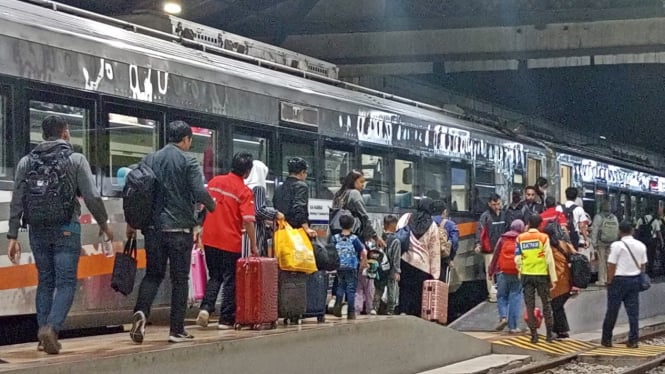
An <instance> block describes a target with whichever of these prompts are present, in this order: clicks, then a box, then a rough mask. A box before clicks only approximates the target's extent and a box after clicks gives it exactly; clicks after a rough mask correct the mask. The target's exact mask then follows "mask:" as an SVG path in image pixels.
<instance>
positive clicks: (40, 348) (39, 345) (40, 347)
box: [37, 341, 62, 352]
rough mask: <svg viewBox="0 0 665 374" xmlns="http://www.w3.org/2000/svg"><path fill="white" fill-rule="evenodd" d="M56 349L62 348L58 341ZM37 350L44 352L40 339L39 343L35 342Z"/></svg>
mask: <svg viewBox="0 0 665 374" xmlns="http://www.w3.org/2000/svg"><path fill="white" fill-rule="evenodd" d="M58 349H59V350H61V349H62V344H60V342H58ZM37 351H38V352H44V344H42V342H41V341H40V342H39V343H37Z"/></svg>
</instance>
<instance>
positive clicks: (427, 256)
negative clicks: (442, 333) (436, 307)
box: [397, 198, 441, 316]
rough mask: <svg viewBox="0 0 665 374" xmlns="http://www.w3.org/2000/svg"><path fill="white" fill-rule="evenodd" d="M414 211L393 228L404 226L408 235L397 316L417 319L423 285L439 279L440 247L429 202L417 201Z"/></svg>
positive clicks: (405, 215)
mask: <svg viewBox="0 0 665 374" xmlns="http://www.w3.org/2000/svg"><path fill="white" fill-rule="evenodd" d="M416 209H417V211H416V212H415V213H413V214H411V213H407V214H404V215H403V216H402V217H401V218H400V220H399V222H398V224H397V227H398V228H402V227H404V226H408V227H409V230H410V231H411V234H412V236H411V240H410V242H409V250H408V251H407V252H406V253H404V254H402V263H401V265H400V266H401V271H402V274H401V275H400V282H399V303H398V304H399V310H400V312H401V313H404V314H409V315H413V316H420V313H421V308H422V299H423V282H424V281H426V280H429V279H439V276H440V275H441V245H440V243H439V228H438V227H437V225H436V223H434V221H433V220H432V214H433V213H434V210H433V207H432V200H431V199H428V198H424V199H420V200H418V201H417V203H416Z"/></svg>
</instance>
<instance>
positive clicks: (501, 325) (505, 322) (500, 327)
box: [496, 318, 508, 331]
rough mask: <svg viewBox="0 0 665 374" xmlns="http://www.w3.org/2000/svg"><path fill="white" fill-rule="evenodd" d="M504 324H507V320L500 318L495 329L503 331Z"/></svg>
mask: <svg viewBox="0 0 665 374" xmlns="http://www.w3.org/2000/svg"><path fill="white" fill-rule="evenodd" d="M506 326H508V320H507V319H505V318H501V320H500V321H499V324H498V325H496V331H503V329H505V328H506Z"/></svg>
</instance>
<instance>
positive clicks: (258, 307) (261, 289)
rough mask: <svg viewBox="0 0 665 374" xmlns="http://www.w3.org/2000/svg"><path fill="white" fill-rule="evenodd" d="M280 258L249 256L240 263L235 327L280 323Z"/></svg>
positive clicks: (238, 267) (237, 277)
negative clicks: (278, 260)
mask: <svg viewBox="0 0 665 374" xmlns="http://www.w3.org/2000/svg"><path fill="white" fill-rule="evenodd" d="M278 271H279V270H278V267H277V259H274V258H270V257H245V258H241V259H239V260H238V262H237V263H236V324H235V326H234V327H235V329H236V330H237V329H240V328H241V327H243V326H250V327H251V328H252V329H259V328H261V326H262V325H270V328H273V329H274V328H276V327H277V318H278V315H277V288H278V283H277V278H278Z"/></svg>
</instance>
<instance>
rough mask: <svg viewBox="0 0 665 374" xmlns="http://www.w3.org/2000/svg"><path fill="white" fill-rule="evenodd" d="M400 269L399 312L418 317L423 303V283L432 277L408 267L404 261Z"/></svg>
mask: <svg viewBox="0 0 665 374" xmlns="http://www.w3.org/2000/svg"><path fill="white" fill-rule="evenodd" d="M401 267H402V274H401V275H400V281H399V303H398V305H399V306H398V308H399V312H400V313H406V314H408V315H411V316H417V317H420V314H421V312H422V303H423V282H425V281H426V280H429V279H432V276H431V275H430V274H428V273H425V272H424V271H422V270H419V269H417V268H415V267H413V266H411V265H409V264H408V263H407V262H406V261H402V263H401Z"/></svg>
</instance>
